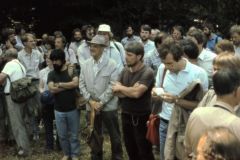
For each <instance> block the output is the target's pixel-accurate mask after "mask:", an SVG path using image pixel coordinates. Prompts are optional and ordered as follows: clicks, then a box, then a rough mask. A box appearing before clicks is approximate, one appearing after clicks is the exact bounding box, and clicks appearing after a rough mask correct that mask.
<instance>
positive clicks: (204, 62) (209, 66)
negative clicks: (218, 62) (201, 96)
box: [187, 30, 217, 86]
mask: <svg viewBox="0 0 240 160" xmlns="http://www.w3.org/2000/svg"><path fill="white" fill-rule="evenodd" d="M187 36H188V37H189V38H190V39H191V40H192V41H193V42H194V43H196V44H197V46H198V50H199V55H198V58H197V64H198V66H199V67H201V68H203V69H204V70H205V71H206V72H207V74H208V80H209V86H212V73H213V59H214V58H215V57H216V56H217V55H216V54H215V53H213V52H212V51H211V50H209V49H206V48H204V47H205V43H206V42H205V40H204V34H203V33H202V32H201V31H200V30H193V31H190V32H188V33H187Z"/></svg>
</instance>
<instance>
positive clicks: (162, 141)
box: [159, 118, 168, 160]
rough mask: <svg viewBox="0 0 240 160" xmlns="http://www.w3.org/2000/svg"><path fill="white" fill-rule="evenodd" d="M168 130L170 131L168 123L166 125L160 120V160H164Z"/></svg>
mask: <svg viewBox="0 0 240 160" xmlns="http://www.w3.org/2000/svg"><path fill="white" fill-rule="evenodd" d="M167 130H168V123H166V122H165V121H163V120H162V119H161V118H160V125H159V134H160V137H159V140H160V159H161V160H164V147H165V141H166V137H167Z"/></svg>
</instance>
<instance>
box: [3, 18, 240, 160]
mask: <svg viewBox="0 0 240 160" xmlns="http://www.w3.org/2000/svg"><path fill="white" fill-rule="evenodd" d="M185 29H186V28H185ZM125 34H126V37H123V38H122V40H121V42H118V41H117V40H115V39H114V35H113V32H112V30H111V26H110V25H108V24H100V25H99V26H98V27H97V28H94V27H93V26H91V25H84V26H82V27H81V29H79V28H76V29H74V30H73V32H72V40H71V41H70V42H68V41H67V40H66V38H65V36H64V35H63V33H62V32H61V31H55V32H54V33H53V34H52V35H50V34H47V33H45V34H43V35H42V37H41V39H38V38H37V36H36V34H35V33H32V32H26V31H25V30H24V29H23V28H5V29H3V30H2V36H1V37H2V44H1V49H0V86H1V87H0V93H1V94H0V145H3V144H6V143H9V142H14V143H16V148H17V154H18V156H24V157H25V156H30V155H31V154H34V152H32V150H31V147H30V143H31V141H38V140H39V132H40V131H39V130H40V129H39V123H40V122H42V123H43V126H44V128H45V146H44V148H45V150H44V151H45V153H51V152H52V151H53V150H54V149H56V148H58V149H61V150H62V152H63V155H64V156H63V158H62V160H68V159H72V160H77V159H79V154H80V143H79V130H80V131H81V127H80V108H81V109H83V108H82V105H84V106H85V108H84V110H86V113H87V116H86V117H85V118H86V124H85V125H87V126H92V129H93V131H94V133H96V134H97V136H98V137H97V138H96V137H95V138H93V139H91V141H92V142H93V144H94V147H91V153H90V154H91V159H92V160H101V159H103V153H104V152H103V133H105V131H104V130H106V134H108V135H109V136H110V142H111V153H112V159H113V160H122V159H123V144H122V138H121V137H122V136H123V142H124V146H125V148H126V151H127V155H128V159H130V160H154V159H155V158H154V154H153V146H154V145H153V144H151V143H150V141H148V140H147V139H146V133H147V122H148V119H149V115H150V114H151V113H153V111H154V113H155V114H157V115H158V117H159V119H160V125H159V127H158V132H159V146H158V145H157V146H154V148H155V149H157V150H159V154H160V159H161V160H175V159H179V160H185V159H197V160H210V159H215V160H230V159H231V160H237V159H239V157H240V152H239V146H240V132H239V131H240V127H239V126H240V118H239V116H240V109H239V103H240V57H239V56H240V26H239V25H234V26H232V27H231V28H230V36H231V39H229V40H228V39H223V38H222V37H221V36H219V35H217V34H216V33H214V27H213V25H212V24H211V23H209V22H205V23H203V24H202V26H201V27H195V26H192V27H190V28H189V29H188V31H187V32H186V33H185V32H184V28H183V27H182V26H178V25H176V26H174V27H172V29H171V30H170V32H164V31H160V30H159V29H157V28H151V27H150V25H147V24H144V25H141V26H140V33H139V36H138V35H137V34H136V33H134V29H133V27H132V26H130V25H129V26H127V27H126V30H125ZM23 77H29V78H30V79H31V81H32V83H33V84H34V86H35V87H36V88H38V91H37V92H36V94H35V95H34V96H33V97H31V98H29V99H27V100H26V101H24V102H22V103H18V102H15V101H13V99H12V97H11V84H12V82H14V81H16V80H19V79H21V78H23ZM79 96H80V97H82V98H83V99H84V102H85V103H84V104H81V105H80V104H79V103H76V102H77V101H76V100H78V99H79ZM119 113H121V114H120V115H121V123H119V117H118V116H119ZM54 122H55V123H54ZM54 124H56V132H57V138H56V142H55V138H54ZM120 124H121V126H120ZM120 127H121V129H120ZM103 131H104V132H103ZM55 143H56V146H55V145H54V144H55Z"/></svg>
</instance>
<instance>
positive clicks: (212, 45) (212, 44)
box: [207, 33, 222, 51]
mask: <svg viewBox="0 0 240 160" xmlns="http://www.w3.org/2000/svg"><path fill="white" fill-rule="evenodd" d="M221 40H222V38H221V37H219V36H217V35H216V34H214V33H212V34H211V38H210V39H209V40H208V41H207V48H208V49H210V50H211V51H214V48H215V45H216V44H217V43H218V42H219V41H221Z"/></svg>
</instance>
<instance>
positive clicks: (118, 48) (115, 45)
mask: <svg viewBox="0 0 240 160" xmlns="http://www.w3.org/2000/svg"><path fill="white" fill-rule="evenodd" d="M113 44H114V46H115V47H116V48H117V50H118V52H119V54H120V57H121V61H122V64H123V65H124V61H123V57H122V54H121V51H120V48H119V47H118V45H117V44H116V42H113Z"/></svg>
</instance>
